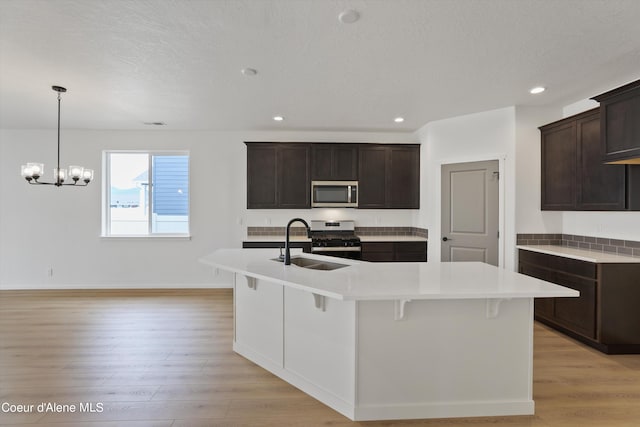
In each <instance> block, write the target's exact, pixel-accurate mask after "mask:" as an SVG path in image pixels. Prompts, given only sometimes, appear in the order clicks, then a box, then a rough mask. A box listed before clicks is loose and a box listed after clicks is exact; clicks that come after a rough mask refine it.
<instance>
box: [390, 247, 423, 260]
mask: <svg viewBox="0 0 640 427" xmlns="http://www.w3.org/2000/svg"><path fill="white" fill-rule="evenodd" d="M394 249H395V260H396V261H399V262H426V261H427V242H395V244H394Z"/></svg>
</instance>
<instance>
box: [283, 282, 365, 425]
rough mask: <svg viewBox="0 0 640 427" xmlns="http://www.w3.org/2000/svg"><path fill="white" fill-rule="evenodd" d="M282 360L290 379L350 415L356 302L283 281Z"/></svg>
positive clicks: (353, 397)
mask: <svg viewBox="0 0 640 427" xmlns="http://www.w3.org/2000/svg"><path fill="white" fill-rule="evenodd" d="M284 301H285V302H284V306H285V311H284V366H285V370H286V371H287V372H289V373H291V374H293V375H294V376H295V377H297V378H298V379H300V380H302V381H298V382H294V383H293V384H294V385H296V386H297V387H299V388H301V389H302V390H303V391H305V392H307V393H309V394H311V395H312V396H314V397H316V398H317V399H318V400H320V401H322V402H324V403H326V404H327V405H329V406H331V407H333V408H334V409H336V410H338V411H339V412H341V413H343V414H344V415H346V416H348V417H352V414H353V405H354V403H355V370H356V368H355V363H356V354H355V346H356V336H355V333H356V327H355V319H356V303H355V301H340V300H336V299H331V298H324V300H318V301H317V302H319V303H320V304H319V305H320V307H316V300H314V297H313V294H312V293H310V292H306V291H301V290H298V289H294V288H290V287H286V288H285V290H284Z"/></svg>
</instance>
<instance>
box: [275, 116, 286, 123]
mask: <svg viewBox="0 0 640 427" xmlns="http://www.w3.org/2000/svg"><path fill="white" fill-rule="evenodd" d="M273 120H275V121H276V122H281V121H283V120H284V117H282V116H273Z"/></svg>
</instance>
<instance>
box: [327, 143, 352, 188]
mask: <svg viewBox="0 0 640 427" xmlns="http://www.w3.org/2000/svg"><path fill="white" fill-rule="evenodd" d="M332 154H333V157H332V169H331V171H332V173H331V177H332V178H331V179H335V180H338V181H356V180H357V179H358V147H357V146H355V145H350V144H337V145H334V146H333V151H332Z"/></svg>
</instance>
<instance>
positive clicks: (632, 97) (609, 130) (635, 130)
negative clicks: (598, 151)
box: [601, 88, 640, 161]
mask: <svg viewBox="0 0 640 427" xmlns="http://www.w3.org/2000/svg"><path fill="white" fill-rule="evenodd" d="M601 112H602V119H603V124H604V127H603V129H602V137H603V139H604V141H605V160H606V161H617V160H620V159H624V158H629V157H640V88H638V89H636V90H634V91H631V92H627V93H624V94H621V95H618V96H615V97H613V98H611V99H608V100H603V101H602V104H601Z"/></svg>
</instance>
